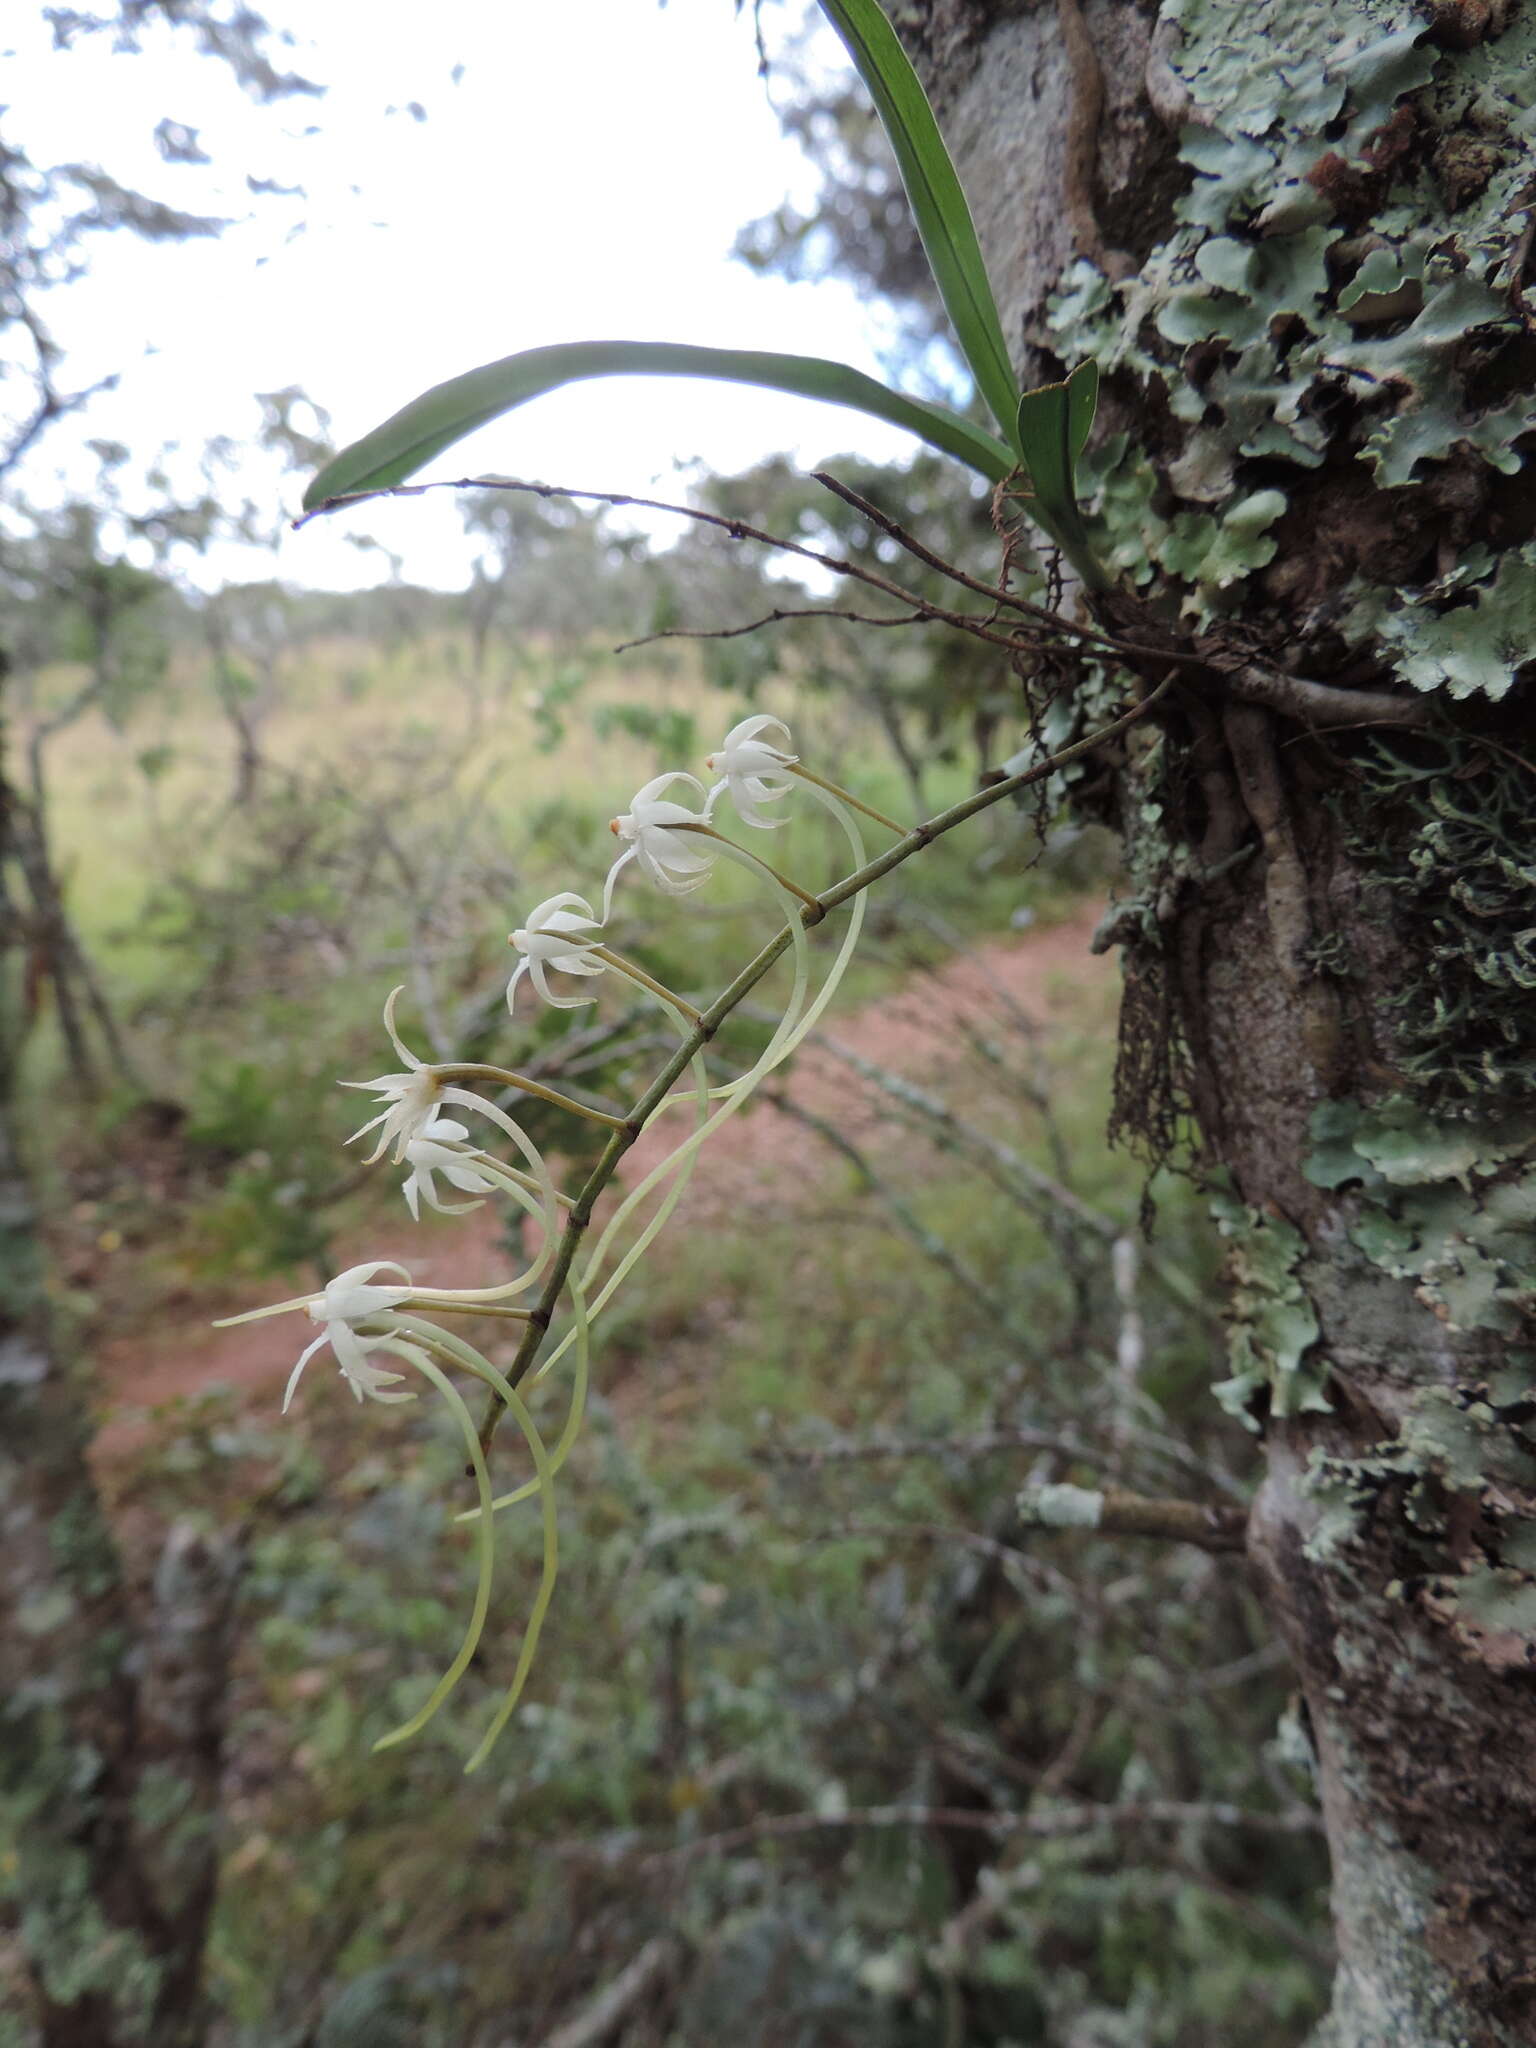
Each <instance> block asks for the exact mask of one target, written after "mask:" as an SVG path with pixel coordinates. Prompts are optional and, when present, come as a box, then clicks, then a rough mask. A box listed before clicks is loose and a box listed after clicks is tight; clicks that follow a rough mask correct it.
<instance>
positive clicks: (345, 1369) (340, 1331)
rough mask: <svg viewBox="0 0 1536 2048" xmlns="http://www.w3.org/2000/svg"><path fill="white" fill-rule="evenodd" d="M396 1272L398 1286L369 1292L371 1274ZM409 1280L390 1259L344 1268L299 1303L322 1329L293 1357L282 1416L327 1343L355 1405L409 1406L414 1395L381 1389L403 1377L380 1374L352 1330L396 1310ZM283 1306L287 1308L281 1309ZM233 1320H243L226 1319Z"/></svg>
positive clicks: (407, 1295)
mask: <svg viewBox="0 0 1536 2048" xmlns="http://www.w3.org/2000/svg"><path fill="white" fill-rule="evenodd" d="M386 1269H387V1270H388V1271H389V1272H391V1273H398V1274H399V1275H400V1277H401V1279H402V1280H403V1281H404V1282H405V1285H404V1286H403V1287H375V1286H371V1285H370V1284H369V1283H370V1282H371V1281H372V1279H373V1276H374V1274H375V1273H381V1272H384V1271H385V1270H386ZM410 1283H411V1276H410V1274H409V1273H407V1272H406V1270H405V1268H404V1266H397V1265H396V1264H395V1263H394V1261H393V1260H392V1259H374V1260H372V1261H371V1262H370V1263H369V1264H368V1265H366V1266H349V1267H348V1268H347V1270H346V1271H345V1272H344V1273H338V1274H337V1275H336V1278H335V1279H334V1280H332V1281H329V1282H328V1283H327V1285H326V1287H325V1289H324V1291H323V1292H322V1293H320V1294H317V1295H316V1296H315V1297H314V1299H313V1300H311V1301H307V1302H305V1303H304V1313H305V1314H306V1315H307V1316H308V1317H309V1319H310V1321H311V1322H314V1323H323V1324H324V1325H325V1327H324V1328H323V1329H322V1330H321V1332H320V1335H319V1336H318V1337H317V1338H316V1339H315V1341H314V1342H313V1344H307V1345H305V1347H304V1349H303V1350H302V1351H301V1352H300V1353H299V1358H298V1363H297V1364H296V1365H295V1366H294V1368H293V1371H292V1372H291V1373H290V1374H289V1376H288V1387H287V1391H286V1392H285V1393H284V1395H283V1413H284V1414H285V1415H286V1414H287V1413H288V1405H289V1403H290V1402H291V1401H292V1399H293V1396H294V1393H295V1391H296V1389H297V1387H298V1384H299V1378H300V1375H301V1374H302V1373H303V1371H304V1368H305V1366H306V1365H308V1363H309V1361H310V1360H311V1359H312V1358H313V1357H314V1355H315V1353H316V1352H317V1351H319V1350H320V1349H321V1348H322V1347H323V1346H324V1345H326V1344H329V1345H330V1347H331V1349H332V1351H333V1352H334V1353H335V1354H336V1362H337V1364H338V1365H339V1366H340V1367H341V1376H342V1378H343V1379H344V1380H345V1381H346V1382H347V1384H348V1386H350V1387H351V1389H352V1391H353V1393H354V1394H355V1395H356V1396H357V1398H358V1400H359V1401H361V1400H363V1399H364V1397H365V1396H366V1398H367V1399H368V1400H370V1401H414V1400H415V1398H416V1396H415V1395H414V1394H392V1393H390V1392H388V1391H387V1390H388V1389H389V1388H390V1387H392V1386H395V1385H396V1384H398V1382H399V1381H400V1380H402V1379H404V1377H405V1375H404V1373H399V1372H385V1371H384V1370H383V1368H382V1367H381V1366H377V1365H373V1364H371V1363H370V1361H369V1358H368V1350H369V1345H368V1340H367V1339H366V1338H364V1337H360V1336H359V1335H358V1333H357V1330H356V1328H355V1327H354V1326H355V1325H356V1324H358V1323H363V1322H366V1321H367V1320H368V1318H369V1317H370V1316H376V1315H379V1314H380V1313H381V1312H382V1311H384V1310H385V1309H392V1308H398V1307H399V1306H400V1304H401V1302H403V1301H409V1299H410V1297H411V1292H412V1290H411V1284H410ZM283 1306H284V1307H287V1306H289V1304H288V1303H284V1304H283ZM231 1320H234V1321H240V1320H244V1318H231Z"/></svg>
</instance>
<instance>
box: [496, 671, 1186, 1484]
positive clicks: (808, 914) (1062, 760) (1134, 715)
mask: <svg viewBox="0 0 1536 2048" xmlns="http://www.w3.org/2000/svg"><path fill="white" fill-rule="evenodd" d="M1173 682H1174V677H1173V676H1172V675H1171V674H1170V675H1168V676H1167V677H1165V678H1164V680H1163V681H1162V682H1160V683H1159V684H1158V686H1157V688H1156V689H1155V690H1152V691H1151V692H1150V693H1149V694H1148V695H1147V696H1145V697H1144V698H1143V699H1142V700H1141V702H1140V703H1139V704H1136V705H1134V706H1133V707H1132V708H1131V709H1130V710H1129V711H1127V712H1126V713H1124V715H1123V716H1122V717H1120V718H1116V719H1114V720H1112V721H1111V723H1110V724H1108V725H1106V726H1102V727H1101V728H1100V729H1099V730H1098V731H1097V732H1093V733H1089V734H1088V735H1087V737H1086V738H1084V739H1081V740H1077V741H1076V742H1074V744H1073V745H1072V746H1070V747H1064V748H1063V749H1062V750H1061V752H1060V753H1059V754H1051V755H1049V756H1047V758H1046V759H1045V760H1043V761H1037V762H1036V763H1035V764H1034V766H1033V767H1032V768H1026V769H1024V770H1023V771H1022V772H1021V773H1020V774H1018V775H1009V776H1007V777H1005V778H1004V779H1003V780H1002V781H1001V782H995V783H993V784H991V785H990V787H988V788H986V789H981V790H977V791H976V793H975V794H974V795H973V796H969V797H966V798H965V799H964V800H963V801H962V802H960V803H957V804H951V805H950V807H949V809H948V810H944V811H940V812H939V813H938V814H937V816H936V817H933V818H930V819H929V820H928V822H927V823H926V824H925V825H919V826H917V827H916V829H915V830H914V831H911V832H908V833H907V834H906V835H905V837H904V838H902V839H901V840H900V841H899V842H898V843H897V844H896V845H895V846H892V847H889V848H888V849H887V850H886V851H885V852H884V853H883V854H880V855H878V856H877V857H876V858H875V859H874V860H871V861H866V862H865V864H864V865H863V866H862V867H861V868H858V869H856V870H855V871H854V872H853V873H852V874H850V875H846V876H845V877H844V878H843V880H842V881H841V882H836V883H834V884H833V886H832V887H831V888H830V889H826V890H824V891H823V892H822V893H821V895H820V896H818V897H815V898H813V899H812V901H811V903H810V904H809V905H808V906H807V907H806V909H804V910H802V912H801V915H800V922H801V924H802V925H809V924H814V923H818V922H819V921H820V920H821V919H822V918H823V917H825V916H826V914H827V912H828V911H829V910H833V909H835V908H836V907H837V906H838V905H839V904H840V903H846V902H847V901H848V900H849V898H850V897H854V896H857V895H859V894H860V893H861V892H862V891H863V890H865V889H867V888H868V887H869V886H870V884H871V883H872V882H877V881H879V879H880V877H881V876H882V875H888V874H889V873H890V872H891V870H892V869H893V868H898V867H900V866H901V864H902V862H903V861H907V860H910V859H911V858H912V856H913V854H915V853H919V852H921V851H922V849H923V848H924V847H925V846H930V845H932V843H933V841H934V840H935V839H940V838H942V837H943V836H944V834H945V833H946V832H952V831H953V830H954V829H955V827H956V826H957V825H963V824H964V823H965V822H966V820H967V819H968V818H974V817H975V816H976V815H977V814H978V812H981V811H985V810H990V809H991V807H992V806H993V805H994V804H998V803H1003V802H1004V801H1006V799H1007V798H1009V797H1011V796H1016V795H1017V794H1018V792H1019V791H1020V790H1022V789H1028V788H1030V787H1031V786H1032V785H1033V784H1034V783H1037V782H1043V781H1044V780H1045V779H1046V777H1047V776H1049V775H1054V774H1056V773H1057V771H1058V770H1059V769H1062V768H1065V767H1067V766H1069V765H1070V764H1071V763H1072V762H1073V761H1079V760H1081V759H1082V758H1083V757H1084V756H1085V755H1087V754H1091V753H1094V752H1095V751H1096V750H1097V749H1098V748H1100V747H1102V746H1106V745H1107V744H1108V743H1109V742H1110V741H1111V740H1114V739H1117V738H1118V737H1119V736H1120V734H1121V733H1123V732H1128V731H1129V730H1130V728H1131V727H1132V726H1133V725H1135V724H1137V723H1138V721H1139V720H1141V719H1143V718H1145V717H1146V715H1147V713H1148V712H1149V711H1151V710H1152V709H1153V708H1154V706H1155V705H1157V704H1158V703H1159V702H1160V701H1161V699H1162V698H1163V697H1164V696H1165V695H1166V694H1167V692H1168V691H1169V690H1170V689H1171V688H1172V687H1173ZM668 829H669V830H676V829H678V828H676V827H669V828H668ZM813 913H814V915H813ZM793 937H794V934H793V932H792V931H791V929H790V927H789V926H788V925H786V926H785V927H784V928H783V929H782V930H781V931H778V932H776V933H775V934H774V936H773V937H772V938H771V939H770V940H769V941H768V943H767V945H766V946H763V947H762V948H761V949H760V950H759V951H758V952H757V953H756V954H755V955H754V957H753V958H752V959H751V960H749V961H748V962H747V964H746V966H745V967H743V968H742V970H741V972H740V973H739V974H738V975H737V976H736V979H735V980H734V981H733V982H732V983H731V984H730V986H729V987H728V988H727V989H725V990H724V991H723V992H722V993H721V994H720V995H718V996H717V997H716V998H715V1000H714V1002H712V1003H711V1004H710V1005H709V1007H708V1009H706V1010H705V1011H704V1013H703V1015H702V1016H701V1017H700V1019H699V1022H698V1024H697V1026H696V1027H695V1028H694V1030H693V1031H692V1032H691V1033H690V1034H689V1036H688V1037H687V1038H686V1039H685V1040H684V1041H683V1043H682V1044H681V1045H680V1046H679V1047H678V1048H677V1050H676V1051H675V1052H674V1053H673V1054H672V1056H671V1058H670V1059H669V1060H668V1061H667V1063H666V1065H665V1066H664V1067H663V1068H662V1070H661V1072H660V1073H659V1074H658V1075H657V1077H656V1079H655V1080H654V1081H653V1082H652V1083H651V1085H650V1087H649V1088H647V1089H646V1090H645V1092H644V1093H643V1094H642V1095H641V1096H640V1097H639V1099H638V1100H637V1102H636V1103H635V1106H634V1108H633V1110H632V1111H631V1112H630V1115H629V1117H628V1119H627V1121H626V1122H625V1123H623V1124H622V1125H620V1127H619V1128H618V1129H617V1130H615V1132H614V1134H613V1136H612V1137H611V1138H610V1139H609V1141H608V1143H607V1144H606V1145H605V1146H604V1147H603V1151H602V1154H601V1156H600V1158H599V1159H598V1161H597V1164H596V1165H595V1166H594V1167H593V1169H592V1171H591V1173H590V1174H589V1175H588V1176H587V1179H586V1182H585V1184H584V1186H583V1187H582V1190H581V1192H580V1194H579V1195H578V1196H577V1197H576V1202H575V1205H574V1207H573V1208H572V1210H571V1212H570V1216H569V1219H568V1220H567V1222H566V1226H565V1230H564V1233H563V1235H562V1237H561V1240H560V1245H559V1249H558V1250H557V1251H556V1253H555V1261H554V1265H553V1267H552V1269H551V1271H550V1273H549V1276H548V1278H547V1279H546V1280H545V1282H544V1291H543V1294H542V1296H541V1297H540V1301H539V1305H538V1307H537V1308H536V1309H535V1310H534V1312H533V1316H532V1319H531V1320H530V1322H529V1325H528V1328H527V1331H526V1332H525V1333H524V1336H523V1340H522V1343H521V1344H520V1345H519V1347H518V1352H517V1356H516V1358H515V1359H514V1360H513V1361H512V1364H511V1366H510V1368H509V1369H508V1372H507V1378H508V1380H509V1382H510V1383H511V1385H513V1386H514V1387H516V1386H517V1385H519V1384H520V1383H521V1381H522V1380H523V1379H524V1378H526V1376H527V1375H528V1373H529V1372H530V1371H531V1370H532V1369H533V1365H534V1362H535V1360H536V1359H537V1356H538V1352H539V1347H540V1345H541V1344H542V1343H543V1341H544V1336H545V1333H546V1331H547V1330H548V1328H549V1325H550V1322H551V1320H552V1319H553V1316H554V1310H555V1305H556V1303H557V1302H558V1301H559V1299H560V1291H561V1289H562V1288H563V1287H564V1285H565V1280H566V1275H567V1274H568V1273H569V1272H570V1269H571V1262H572V1260H573V1259H574V1258H575V1256H576V1251H577V1247H578V1246H579V1245H580V1243H581V1240H582V1238H583V1237H584V1236H585V1234H586V1231H587V1227H588V1225H589V1224H590V1223H591V1221H592V1211H593V1209H594V1208H595V1206H596V1204H597V1199H598V1196H599V1195H600V1194H601V1193H602V1192H603V1190H604V1188H606V1187H607V1185H608V1183H609V1181H610V1180H612V1178H613V1176H614V1173H615V1171H616V1170H617V1167H618V1164H619V1161H620V1160H621V1159H622V1158H623V1157H624V1154H625V1153H626V1152H627V1151H628V1150H629V1148H630V1146H631V1145H633V1144H634V1142H635V1140H636V1138H637V1137H638V1136H639V1135H640V1132H641V1130H642V1128H643V1127H644V1125H645V1123H646V1120H647V1119H648V1118H649V1117H650V1115H651V1114H652V1112H653V1111H654V1110H656V1109H657V1108H659V1107H660V1105H661V1104H662V1103H663V1102H664V1101H665V1100H666V1098H667V1095H668V1094H669V1092H670V1091H671V1088H672V1085H673V1083H674V1082H675V1081H677V1080H678V1079H679V1078H680V1077H681V1075H682V1074H683V1073H684V1072H685V1071H686V1069H687V1067H688V1065H689V1062H690V1061H691V1060H692V1059H693V1058H694V1056H695V1055H696V1054H697V1053H698V1052H699V1051H700V1050H701V1049H702V1048H703V1047H704V1046H705V1045H707V1044H708V1042H709V1040H710V1039H711V1038H713V1036H714V1035H715V1033H716V1031H718V1030H719V1028H720V1026H721V1024H722V1023H723V1022H724V1021H725V1019H726V1018H727V1017H728V1016H729V1015H730V1014H731V1012H732V1011H733V1010H734V1009H735V1008H736V1006H737V1005H738V1003H741V1002H743V1001H745V999H746V998H747V996H749V995H750V994H751V993H752V991H753V989H755V988H756V987H757V985H758V983H759V982H760V981H761V980H762V979H763V976H764V975H765V974H767V972H768V970H769V969H770V968H771V967H772V966H773V964H774V962H775V961H776V960H777V959H779V958H780V956H781V955H782V954H783V953H785V952H786V951H787V950H788V948H789V946H790V943H791V940H792V938H793ZM501 1408H502V1404H501V1403H500V1402H499V1401H493V1402H492V1403H491V1405H490V1407H489V1408H488V1409H487V1411H486V1414H485V1416H484V1419H483V1420H482V1422H481V1424H480V1442H481V1445H482V1446H485V1445H488V1444H489V1443H490V1440H491V1437H492V1436H493V1435H494V1433H495V1429H496V1424H497V1422H498V1420H499V1419H500V1415H501Z"/></svg>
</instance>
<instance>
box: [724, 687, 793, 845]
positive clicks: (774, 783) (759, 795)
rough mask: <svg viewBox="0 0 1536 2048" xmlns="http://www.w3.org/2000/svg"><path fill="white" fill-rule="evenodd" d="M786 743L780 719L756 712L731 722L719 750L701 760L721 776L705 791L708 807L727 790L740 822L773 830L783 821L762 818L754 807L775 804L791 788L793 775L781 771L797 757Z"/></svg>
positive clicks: (786, 731)
mask: <svg viewBox="0 0 1536 2048" xmlns="http://www.w3.org/2000/svg"><path fill="white" fill-rule="evenodd" d="M775 735H777V736H778V737H775ZM780 738H781V739H782V745H781V744H780V743H779V740H780ZM789 746H790V736H789V727H788V726H787V725H786V724H785V723H784V721H783V719H782V718H770V717H769V716H768V715H767V713H766V712H756V713H754V714H753V716H752V717H750V718H744V719H742V721H741V722H740V724H739V725H733V726H732V727H731V729H730V731H729V732H728V733H727V734H726V736H725V742H724V744H723V745H722V747H721V748H720V751H719V752H718V753H717V754H711V755H709V756H708V758H707V759H706V760H705V763H704V765H705V767H706V768H708V769H710V770H712V771H713V773H715V774H716V775H718V776H719V777H720V778H721V779H720V780H719V781H718V782H717V783H716V784H715V786H714V788H713V789H712V790H711V791H710V793H709V802H710V807H711V808H712V807H713V805H714V801H715V798H716V797H717V796H718V795H719V794H720V792H721V790H723V789H725V790H729V791H730V796H731V802H732V803H733V804H734V805H735V807H736V815H737V817H738V818H740V820H741V822H742V823H743V824H744V825H757V826H760V827H761V828H762V829H763V830H764V831H765V832H773V831H776V830H777V829H778V827H779V826H780V825H782V824H783V823H784V820H783V819H782V818H765V817H763V816H762V815H761V814H760V812H759V809H758V806H759V805H761V804H765V803H775V802H777V801H778V799H779V798H780V797H785V796H788V794H789V792H790V791H791V790H792V789H793V788H794V786H795V784H794V778H793V776H791V775H787V774H786V773H785V770H786V769H788V768H793V767H794V766H795V765H796V763H797V761H798V759H799V756H798V755H796V754H792V753H790V752H789Z"/></svg>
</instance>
